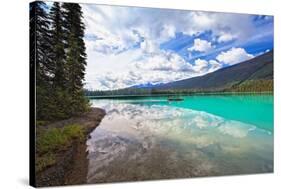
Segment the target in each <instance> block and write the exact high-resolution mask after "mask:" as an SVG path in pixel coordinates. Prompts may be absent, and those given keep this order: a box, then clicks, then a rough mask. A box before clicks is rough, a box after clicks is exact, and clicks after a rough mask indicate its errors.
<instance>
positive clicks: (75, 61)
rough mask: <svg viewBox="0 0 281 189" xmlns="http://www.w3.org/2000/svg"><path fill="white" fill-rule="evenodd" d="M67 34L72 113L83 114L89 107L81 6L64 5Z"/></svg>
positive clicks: (67, 64) (68, 81)
mask: <svg viewBox="0 0 281 189" xmlns="http://www.w3.org/2000/svg"><path fill="white" fill-rule="evenodd" d="M62 7H63V9H64V18H65V33H66V36H67V37H66V48H67V49H66V69H67V78H68V80H67V88H68V92H69V94H71V98H72V102H71V104H72V112H83V111H85V108H86V107H87V101H86V100H85V97H84V93H83V80H84V77H85V67H86V52H85V51H86V48H85V43H84V40H83V37H84V29H85V26H84V23H83V21H82V19H83V15H82V10H81V6H80V5H79V4H75V3H63V5H62Z"/></svg>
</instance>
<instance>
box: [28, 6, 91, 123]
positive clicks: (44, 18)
mask: <svg viewBox="0 0 281 189" xmlns="http://www.w3.org/2000/svg"><path fill="white" fill-rule="evenodd" d="M84 28H85V26H84V23H83V22H82V10H81V7H80V5H79V4H75V3H57V2H54V3H53V5H52V6H51V8H50V7H48V6H47V5H46V4H45V3H44V2H41V1H36V2H33V3H31V4H30V49H31V50H30V60H31V65H33V66H34V65H35V74H36V75H35V76H36V80H35V81H36V119H37V120H58V119H64V118H68V117H71V116H73V115H78V114H80V113H82V112H85V111H86V110H87V109H88V101H87V100H86V98H85V97H84V93H83V80H84V75H85V66H86V53H85V44H84V40H83V37H84Z"/></svg>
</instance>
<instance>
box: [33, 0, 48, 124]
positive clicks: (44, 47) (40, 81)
mask: <svg viewBox="0 0 281 189" xmlns="http://www.w3.org/2000/svg"><path fill="white" fill-rule="evenodd" d="M46 8H47V6H46V4H45V3H44V2H41V1H36V2H33V3H31V4H30V61H31V66H35V76H36V80H35V82H36V116H37V118H39V119H47V117H46V115H48V114H47V113H48V111H49V107H50V106H51V105H50V104H49V102H50V98H49V93H50V91H52V89H51V79H52V70H53V65H52V61H51V55H50V54H51V45H50V31H49V24H50V23H49V20H48V15H47V13H46V11H45V10H46Z"/></svg>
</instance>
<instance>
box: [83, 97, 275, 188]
mask: <svg viewBox="0 0 281 189" xmlns="http://www.w3.org/2000/svg"><path fill="white" fill-rule="evenodd" d="M184 98H185V99H184V101H181V102H168V101H167V100H166V98H164V97H145V98H137V99H136V98H134V99H126V100H109V99H107V100H92V103H93V106H95V107H101V108H103V109H105V110H106V113H107V114H106V116H105V117H104V119H103V120H102V122H101V124H100V126H99V127H98V128H97V129H95V130H94V131H93V132H92V133H91V138H90V139H89V140H88V141H87V145H88V151H89V156H88V158H89V168H88V182H89V183H99V182H118V181H136V180H150V179H167V178H186V177H197V176H216V175H232V174H251V173H267V172H272V171H273V97H272V95H216V96H202V95H201V96H186V97H184Z"/></svg>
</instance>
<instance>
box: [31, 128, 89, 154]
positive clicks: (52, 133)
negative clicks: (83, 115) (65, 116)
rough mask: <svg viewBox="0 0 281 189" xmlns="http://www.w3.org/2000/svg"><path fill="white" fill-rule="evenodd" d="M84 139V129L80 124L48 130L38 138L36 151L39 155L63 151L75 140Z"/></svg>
mask: <svg viewBox="0 0 281 189" xmlns="http://www.w3.org/2000/svg"><path fill="white" fill-rule="evenodd" d="M38 133H40V132H38ZM83 137H84V129H83V127H81V126H80V125H78V124H73V125H67V126H65V127H63V128H52V129H48V130H46V131H45V132H41V133H40V134H39V136H37V137H36V139H37V141H36V151H37V153H38V154H44V153H47V152H52V151H56V150H63V149H65V148H67V147H68V146H69V145H71V143H72V141H73V139H79V140H82V139H83Z"/></svg>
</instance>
